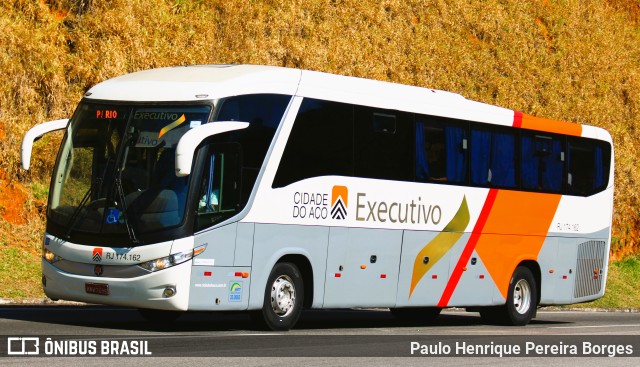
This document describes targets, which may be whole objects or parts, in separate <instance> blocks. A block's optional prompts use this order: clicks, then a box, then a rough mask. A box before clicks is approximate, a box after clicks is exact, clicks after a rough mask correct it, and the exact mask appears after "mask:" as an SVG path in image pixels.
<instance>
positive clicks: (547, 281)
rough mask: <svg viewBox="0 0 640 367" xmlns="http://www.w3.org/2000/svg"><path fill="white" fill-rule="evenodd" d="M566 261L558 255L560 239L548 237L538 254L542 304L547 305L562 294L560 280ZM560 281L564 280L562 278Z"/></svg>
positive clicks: (566, 292)
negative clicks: (563, 264) (562, 264)
mask: <svg viewBox="0 0 640 367" xmlns="http://www.w3.org/2000/svg"><path fill="white" fill-rule="evenodd" d="M563 261H566V259H562V258H561V257H560V256H559V254H558V237H548V238H547V239H546V240H545V241H544V244H543V245H542V249H540V253H539V254H538V264H539V265H540V278H541V279H540V282H541V284H540V304H546V303H549V302H553V300H555V299H558V298H559V297H558V295H559V294H562V293H561V292H562V291H561V290H560V289H559V287H560V288H561V286H562V284H560V283H561V282H560V281H559V280H558V276H559V274H560V272H561V271H560V270H561V269H562V268H563V267H564V266H562V267H561V263H562V262H563ZM560 279H562V278H561V277H560ZM564 292H565V294H567V295H568V294H569V293H568V291H566V290H565V291H564Z"/></svg>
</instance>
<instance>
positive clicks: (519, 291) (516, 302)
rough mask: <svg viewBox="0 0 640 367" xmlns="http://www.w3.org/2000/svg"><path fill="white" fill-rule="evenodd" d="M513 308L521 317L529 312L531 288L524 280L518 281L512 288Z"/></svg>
mask: <svg viewBox="0 0 640 367" xmlns="http://www.w3.org/2000/svg"><path fill="white" fill-rule="evenodd" d="M513 306H514V308H515V309H516V311H517V312H518V313H519V314H521V315H524V314H525V313H527V311H529V307H530V306H531V286H529V282H527V281H526V280H524V279H520V280H519V281H518V282H517V283H516V286H515V287H514V288H513Z"/></svg>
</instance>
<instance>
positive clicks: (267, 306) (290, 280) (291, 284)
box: [252, 263, 304, 331]
mask: <svg viewBox="0 0 640 367" xmlns="http://www.w3.org/2000/svg"><path fill="white" fill-rule="evenodd" d="M264 293H265V294H264V303H263V306H262V310H260V311H257V312H254V313H253V315H252V317H253V319H254V321H256V322H258V324H259V326H262V327H267V328H268V329H271V330H275V331H286V330H289V329H291V328H292V327H293V326H294V325H295V324H296V322H298V319H299V318H300V314H301V313H302V302H303V300H304V285H303V282H302V275H301V274H300V270H299V269H298V267H297V266H296V265H295V264H292V263H278V264H276V266H274V267H273V270H271V274H270V275H269V279H268V280H267V287H266V289H265V292H264Z"/></svg>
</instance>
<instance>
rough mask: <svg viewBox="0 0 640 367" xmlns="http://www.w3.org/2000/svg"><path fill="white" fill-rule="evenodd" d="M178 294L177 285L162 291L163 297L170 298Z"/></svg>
mask: <svg viewBox="0 0 640 367" xmlns="http://www.w3.org/2000/svg"><path fill="white" fill-rule="evenodd" d="M175 295H176V287H167V288H165V289H164V291H163V292H162V297H164V298H169V297H173V296H175Z"/></svg>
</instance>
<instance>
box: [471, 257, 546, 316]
mask: <svg viewBox="0 0 640 367" xmlns="http://www.w3.org/2000/svg"><path fill="white" fill-rule="evenodd" d="M537 301H538V288H537V286H536V280H535V278H534V277H533V273H531V270H529V268H527V267H525V266H519V267H517V268H516V271H515V272H513V276H512V277H511V281H510V282H509V291H508V293H507V303H506V304H505V305H503V306H498V307H485V308H483V309H481V310H480V316H481V317H482V318H483V319H484V320H485V321H488V322H490V323H498V324H504V325H513V326H523V325H526V324H528V323H529V322H530V321H531V319H532V318H533V316H534V315H535V313H536V307H537Z"/></svg>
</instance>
